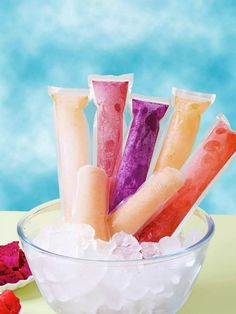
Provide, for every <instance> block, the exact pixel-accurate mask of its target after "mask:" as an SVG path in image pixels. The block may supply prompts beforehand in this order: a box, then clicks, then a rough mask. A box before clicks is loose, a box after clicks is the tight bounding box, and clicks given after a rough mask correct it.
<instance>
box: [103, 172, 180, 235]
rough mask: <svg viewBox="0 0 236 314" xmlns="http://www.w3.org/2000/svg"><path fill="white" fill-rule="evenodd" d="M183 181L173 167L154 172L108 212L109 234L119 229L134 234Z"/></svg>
mask: <svg viewBox="0 0 236 314" xmlns="http://www.w3.org/2000/svg"><path fill="white" fill-rule="evenodd" d="M183 182H184V179H183V176H182V175H181V173H180V171H178V170H177V169H174V168H170V167H166V168H164V169H162V170H161V171H159V172H157V173H154V174H153V175H152V176H151V177H150V178H149V179H148V180H147V181H146V182H145V183H144V184H143V185H142V186H141V187H140V189H139V190H138V191H137V192H136V193H135V194H133V195H132V196H130V197H129V198H128V199H127V200H126V201H124V202H123V203H121V205H120V206H119V207H118V208H117V210H116V211H115V212H114V213H112V214H110V216H109V219H108V224H109V226H110V231H111V234H114V233H116V232H119V231H124V232H127V233H130V234H135V233H136V232H137V231H138V229H139V228H140V227H141V226H143V224H144V223H145V222H146V221H147V220H148V219H149V218H150V217H151V216H152V215H153V214H154V213H155V212H156V210H157V209H158V208H159V207H160V205H161V204H163V203H164V202H165V201H167V200H168V199H169V198H170V197H171V196H172V195H173V194H174V193H175V192H176V191H177V190H178V189H179V188H180V187H181V186H182V185H183Z"/></svg>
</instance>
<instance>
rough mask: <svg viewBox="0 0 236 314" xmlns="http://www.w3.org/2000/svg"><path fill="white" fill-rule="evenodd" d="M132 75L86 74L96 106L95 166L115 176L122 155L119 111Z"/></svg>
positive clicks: (122, 109) (123, 106)
mask: <svg viewBox="0 0 236 314" xmlns="http://www.w3.org/2000/svg"><path fill="white" fill-rule="evenodd" d="M131 81H132V75H121V76H110V75H104V76H102V75H95V76H93V75H92V76H90V77H89V84H90V86H91V88H92V95H93V99H94V102H95V104H96V106H97V121H96V122H97V166H98V167H100V168H103V169H104V170H105V172H106V174H107V176H108V178H113V177H114V176H115V175H116V172H117V170H118V166H119V163H120V160H121V154H122V142H123V112H124V108H125V104H126V100H127V95H128V90H129V88H130V85H131Z"/></svg>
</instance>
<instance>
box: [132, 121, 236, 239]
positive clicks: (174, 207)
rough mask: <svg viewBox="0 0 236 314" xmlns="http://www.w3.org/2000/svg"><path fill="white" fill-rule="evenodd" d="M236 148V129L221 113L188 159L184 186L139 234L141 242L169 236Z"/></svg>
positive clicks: (199, 198) (197, 201)
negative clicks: (235, 129)
mask: <svg viewBox="0 0 236 314" xmlns="http://www.w3.org/2000/svg"><path fill="white" fill-rule="evenodd" d="M235 151H236V132H234V131H232V130H231V129H230V126H229V123H228V121H227V120H226V119H225V118H224V117H223V116H222V117H220V118H219V121H218V122H217V124H216V125H215V127H214V128H213V129H212V131H211V132H210V134H209V135H208V137H207V138H206V139H205V140H204V141H203V143H202V144H201V145H200V147H199V148H198V149H197V151H196V152H195V153H194V154H193V156H192V158H191V159H190V161H189V163H188V165H187V167H186V169H185V171H184V176H185V178H186V181H185V184H184V186H183V187H182V188H181V189H180V190H179V191H177V192H176V193H175V194H174V195H173V196H172V197H171V198H170V199H169V200H168V201H167V202H166V203H165V204H164V205H162V206H161V207H160V208H159V209H158V211H157V214H155V216H154V217H152V218H151V219H150V222H149V223H147V224H145V225H144V227H142V228H141V229H140V230H139V231H138V233H137V234H136V236H137V238H138V239H139V240H140V241H149V242H155V241H159V240H160V239H161V238H162V237H164V236H171V235H172V234H173V233H174V231H175V230H176V228H177V227H178V226H179V225H180V223H181V222H182V221H183V219H184V218H185V216H186V215H187V214H188V213H189V211H190V210H191V209H194V208H196V206H198V204H199V202H200V200H201V199H202V196H203V195H205V192H206V189H207V187H208V186H209V185H210V184H211V183H212V180H213V179H214V178H215V177H216V176H217V175H218V174H219V172H220V171H221V170H222V168H223V167H224V166H225V165H226V163H227V162H229V160H230V159H231V157H232V156H233V155H234V153H235Z"/></svg>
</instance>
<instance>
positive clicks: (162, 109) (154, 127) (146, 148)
mask: <svg viewBox="0 0 236 314" xmlns="http://www.w3.org/2000/svg"><path fill="white" fill-rule="evenodd" d="M167 108H168V100H166V99H161V98H151V97H149V98H148V97H144V96H140V95H133V96H132V113H133V120H132V123H131V126H130V130H129V135H128V138H127V141H126V145H125V149H124V154H123V158H122V161H121V164H120V167H119V169H118V172H117V176H116V180H115V183H114V189H113V194H112V198H111V204H110V211H112V210H113V209H114V208H115V207H116V206H117V205H118V204H119V203H120V202H121V201H122V200H124V199H125V198H127V197H128V196H130V195H132V194H134V193H135V192H136V191H137V189H138V188H139V187H140V186H141V185H142V184H143V183H144V181H145V180H146V177H147V173H148V169H149V166H150V162H151V159H152V155H153V151H154V147H155V144H156V140H157V136H158V133H159V128H160V120H161V119H162V118H163V117H164V115H165V113H166V111H167Z"/></svg>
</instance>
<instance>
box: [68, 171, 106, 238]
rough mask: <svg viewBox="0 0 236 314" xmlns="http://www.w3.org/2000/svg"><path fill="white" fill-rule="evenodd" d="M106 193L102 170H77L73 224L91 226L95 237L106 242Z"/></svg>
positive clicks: (104, 176) (104, 174)
mask: <svg viewBox="0 0 236 314" xmlns="http://www.w3.org/2000/svg"><path fill="white" fill-rule="evenodd" d="M108 193H109V192H108V179H107V175H106V172H105V171H104V170H103V169H101V168H98V167H95V166H90V165H86V166H83V167H81V168H80V169H79V172H78V181H77V187H76V197H75V202H74V206H73V211H74V214H75V222H76V223H80V224H89V225H91V226H92V227H93V228H94V230H95V233H96V237H97V238H99V239H102V240H108V228H107V222H106V218H107V216H106V215H107V210H108Z"/></svg>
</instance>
